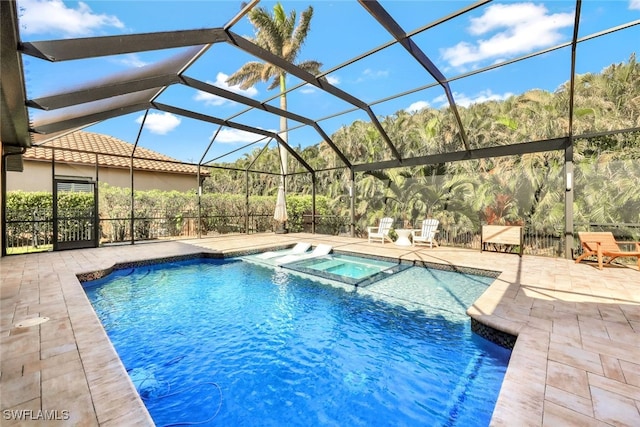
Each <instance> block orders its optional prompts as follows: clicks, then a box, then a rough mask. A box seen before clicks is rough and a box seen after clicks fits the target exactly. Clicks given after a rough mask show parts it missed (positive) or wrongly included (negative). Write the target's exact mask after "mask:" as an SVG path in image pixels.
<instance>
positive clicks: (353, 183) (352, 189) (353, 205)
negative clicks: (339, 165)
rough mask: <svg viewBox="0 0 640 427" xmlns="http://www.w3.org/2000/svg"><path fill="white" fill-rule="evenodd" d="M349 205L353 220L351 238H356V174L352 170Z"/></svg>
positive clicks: (350, 231)
mask: <svg viewBox="0 0 640 427" xmlns="http://www.w3.org/2000/svg"><path fill="white" fill-rule="evenodd" d="M349 203H350V204H351V206H350V208H351V220H350V223H351V224H350V227H349V228H350V230H349V234H350V235H351V237H355V236H356V174H355V172H354V171H353V169H351V179H350V180H349Z"/></svg>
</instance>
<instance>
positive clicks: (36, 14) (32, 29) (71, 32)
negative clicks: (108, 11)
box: [18, 0, 124, 37]
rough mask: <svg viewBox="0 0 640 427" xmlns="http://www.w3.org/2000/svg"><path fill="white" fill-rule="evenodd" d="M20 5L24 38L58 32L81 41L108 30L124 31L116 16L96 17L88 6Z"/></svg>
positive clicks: (35, 0)
mask: <svg viewBox="0 0 640 427" xmlns="http://www.w3.org/2000/svg"><path fill="white" fill-rule="evenodd" d="M18 5H19V7H20V11H21V13H20V14H19V20H20V31H21V32H22V33H23V34H40V33H48V32H56V33H62V34H63V35H64V36H67V37H79V36H88V35H92V34H94V33H95V32H96V31H97V30H99V29H101V28H104V27H115V28H120V29H123V28H124V24H123V23H122V22H121V21H120V20H119V19H118V18H117V17H116V16H113V15H105V14H95V13H94V12H93V11H92V10H91V8H90V7H89V6H88V5H87V4H86V3H84V2H78V6H77V7H76V8H75V9H74V8H70V7H67V6H66V5H65V4H64V3H63V2H62V0H20V1H19V2H18Z"/></svg>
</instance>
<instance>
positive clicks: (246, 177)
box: [244, 169, 249, 234]
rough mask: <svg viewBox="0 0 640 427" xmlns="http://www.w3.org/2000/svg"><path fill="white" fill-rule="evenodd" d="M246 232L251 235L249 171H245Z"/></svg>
mask: <svg viewBox="0 0 640 427" xmlns="http://www.w3.org/2000/svg"><path fill="white" fill-rule="evenodd" d="M244 232H245V233H246V234H249V170H248V169H246V170H245V171H244Z"/></svg>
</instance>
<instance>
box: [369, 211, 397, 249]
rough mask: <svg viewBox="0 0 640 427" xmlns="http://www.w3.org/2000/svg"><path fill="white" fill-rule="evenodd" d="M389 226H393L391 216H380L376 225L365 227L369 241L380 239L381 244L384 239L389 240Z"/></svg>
mask: <svg viewBox="0 0 640 427" xmlns="http://www.w3.org/2000/svg"><path fill="white" fill-rule="evenodd" d="M391 227H393V218H388V217H385V218H382V219H381V220H380V223H379V224H378V226H377V227H367V234H368V235H369V243H371V240H380V241H381V242H382V244H384V241H385V240H389V241H390V242H391V241H392V240H391V237H389V231H391Z"/></svg>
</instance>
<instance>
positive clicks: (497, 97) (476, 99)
mask: <svg viewBox="0 0 640 427" xmlns="http://www.w3.org/2000/svg"><path fill="white" fill-rule="evenodd" d="M513 95H514V94H513V93H511V92H506V93H503V94H502V95H501V94H498V93H493V92H492V91H491V89H487V90H483V91H481V92H479V93H478V94H476V95H475V96H473V97H470V96H467V95H465V94H463V93H457V92H454V93H453V99H454V100H455V102H456V105H459V106H461V107H468V106H470V105H472V104H480V103H483V102H487V101H503V100H505V99H507V98H509V97H511V96H513ZM433 103H434V104H437V105H439V106H440V107H444V106H448V105H449V101H448V100H447V97H446V95H442V96H438V97H437V98H434V99H433Z"/></svg>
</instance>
